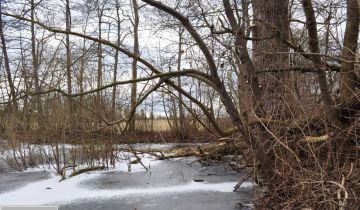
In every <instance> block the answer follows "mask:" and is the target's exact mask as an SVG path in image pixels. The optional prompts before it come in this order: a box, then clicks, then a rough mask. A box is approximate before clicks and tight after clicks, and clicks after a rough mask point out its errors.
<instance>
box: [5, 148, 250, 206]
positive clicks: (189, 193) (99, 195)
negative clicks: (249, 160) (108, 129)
mask: <svg viewBox="0 0 360 210" xmlns="http://www.w3.org/2000/svg"><path fill="white" fill-rule="evenodd" d="M141 158H142V161H143V162H144V164H145V165H147V166H149V165H150V171H145V169H144V168H143V167H142V166H141V165H140V164H135V165H132V170H131V172H128V171H127V170H126V168H127V167H125V166H124V165H122V164H117V167H115V168H114V169H110V170H107V171H96V172H87V173H84V174H80V175H78V176H75V177H72V178H70V179H66V180H64V181H61V182H59V180H60V176H57V175H55V174H54V173H53V172H52V171H51V170H48V169H47V168H45V169H44V168H36V169H30V170H28V171H25V172H13V171H7V172H3V173H1V174H0V205H58V206H60V209H61V210H70V209H71V210H72V209H74V210H75V209H80V210H81V209H84V210H85V209H108V210H112V209H120V210H122V209H124V210H125V209H137V210H143V209H144V210H155V209H156V210H162V209H163V210H167V209H175V210H176V209H178V210H180V209H187V210H190V209H200V210H201V209H204V210H205V209H210V210H212V209H214V210H215V209H216V210H218V209H224V210H226V209H229V210H233V209H239V208H237V207H236V206H235V204H236V203H238V202H241V203H249V202H250V201H251V199H252V195H253V193H254V192H253V191H254V188H253V185H252V183H250V182H245V183H244V184H243V186H242V188H240V190H239V192H232V190H233V187H234V186H235V184H236V182H237V181H238V180H239V177H240V176H241V175H242V174H240V173H236V172H234V171H233V170H231V169H230V168H229V167H228V166H227V165H226V163H213V164H210V165H203V164H200V163H198V162H196V163H194V159H193V158H182V159H176V160H165V161H159V160H155V159H154V158H152V157H150V156H148V155H144V156H141ZM194 180H195V181H194Z"/></svg>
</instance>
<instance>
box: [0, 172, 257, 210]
mask: <svg viewBox="0 0 360 210" xmlns="http://www.w3.org/2000/svg"><path fill="white" fill-rule="evenodd" d="M100 175H101V172H93V173H85V174H81V175H79V176H75V177H73V178H71V179H68V180H64V181H61V182H59V177H58V176H55V175H53V176H52V177H51V178H50V179H47V180H43V181H39V182H35V183H31V184H28V185H26V186H25V187H23V188H20V189H17V190H15V191H12V192H8V193H4V194H0V205H44V204H54V203H56V204H60V203H68V202H71V201H75V200H79V199H104V198H111V197H127V196H133V195H138V196H145V195H154V194H169V193H188V192H194V191H214V192H232V190H233V187H234V186H235V184H236V182H225V183H214V184H212V183H197V182H190V183H189V184H185V185H179V186H170V187H154V188H152V187H145V188H127V189H119V190H106V189H105V190H102V189H96V190H94V189H87V188H84V187H83V185H80V183H81V182H83V181H85V180H88V179H94V178H98V177H99V176H100ZM242 187H252V183H250V182H245V183H243V185H242Z"/></svg>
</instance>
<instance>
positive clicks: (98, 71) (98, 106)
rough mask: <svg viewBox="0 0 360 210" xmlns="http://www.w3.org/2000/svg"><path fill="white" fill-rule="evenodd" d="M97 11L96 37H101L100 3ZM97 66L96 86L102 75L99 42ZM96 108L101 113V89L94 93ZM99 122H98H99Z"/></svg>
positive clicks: (101, 51) (101, 53) (99, 82)
mask: <svg viewBox="0 0 360 210" xmlns="http://www.w3.org/2000/svg"><path fill="white" fill-rule="evenodd" d="M97 6H98V8H97V12H98V37H99V39H102V34H101V32H102V30H101V25H102V16H103V9H102V8H100V5H97ZM97 56H98V68H97V88H100V87H101V86H102V77H103V49H102V45H101V43H99V44H98V51H97ZM96 109H97V111H98V113H102V91H98V92H97V93H96ZM99 123H100V122H99Z"/></svg>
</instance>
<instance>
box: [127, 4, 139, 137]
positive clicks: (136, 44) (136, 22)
mask: <svg viewBox="0 0 360 210" xmlns="http://www.w3.org/2000/svg"><path fill="white" fill-rule="evenodd" d="M132 7H133V12H134V20H133V28H134V54H135V55H136V56H139V54H140V53H139V35H138V30H139V6H138V3H137V0H132ZM131 69H132V79H136V78H137V59H133V62H132V65H131ZM136 97H137V84H136V83H133V84H132V85H131V109H133V108H134V107H135V106H136V103H137V102H136V101H137V99H136ZM135 120H136V119H135V117H133V118H132V119H131V122H130V124H129V131H131V132H133V131H135V123H136V122H135Z"/></svg>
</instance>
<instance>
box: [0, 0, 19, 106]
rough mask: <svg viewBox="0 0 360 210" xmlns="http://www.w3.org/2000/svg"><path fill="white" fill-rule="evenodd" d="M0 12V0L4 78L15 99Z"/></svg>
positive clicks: (0, 33) (0, 18) (0, 19)
mask: <svg viewBox="0 0 360 210" xmlns="http://www.w3.org/2000/svg"><path fill="white" fill-rule="evenodd" d="M1 12H2V5H1V1H0V38H1V45H2V52H3V56H4V65H5V71H6V78H7V81H8V83H9V88H10V96H11V98H12V99H15V98H16V91H15V86H14V82H13V78H12V76H11V69H10V61H9V57H8V53H7V48H6V40H5V35H4V23H3V20H2V15H1ZM17 110H18V104H17V101H14V103H13V111H15V112H16V111H17Z"/></svg>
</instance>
